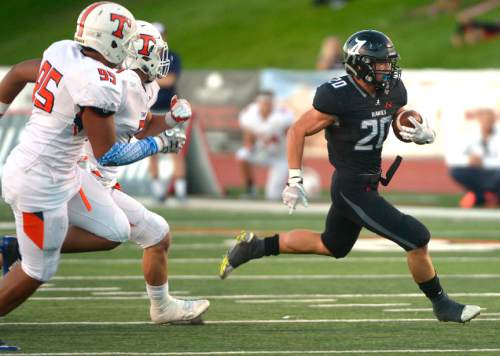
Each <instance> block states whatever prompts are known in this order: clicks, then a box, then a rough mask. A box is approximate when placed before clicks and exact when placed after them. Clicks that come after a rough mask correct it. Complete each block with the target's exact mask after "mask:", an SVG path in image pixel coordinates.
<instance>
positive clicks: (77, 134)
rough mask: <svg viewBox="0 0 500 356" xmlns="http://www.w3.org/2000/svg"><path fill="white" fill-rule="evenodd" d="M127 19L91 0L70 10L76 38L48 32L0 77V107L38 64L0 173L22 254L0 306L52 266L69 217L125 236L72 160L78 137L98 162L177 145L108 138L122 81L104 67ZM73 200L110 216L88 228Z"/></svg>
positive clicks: (23, 294)
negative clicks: (26, 113)
mask: <svg viewBox="0 0 500 356" xmlns="http://www.w3.org/2000/svg"><path fill="white" fill-rule="evenodd" d="M135 27H136V25H135V19H134V17H133V15H132V14H131V13H130V12H129V11H128V10H127V9H125V8H124V7H123V6H120V5H118V4H115V3H110V2H98V3H94V4H91V5H89V6H88V7H87V8H85V9H84V10H83V11H82V13H81V14H80V16H79V18H78V22H77V29H76V33H75V41H59V42H55V43H54V44H52V45H51V46H50V47H49V48H47V50H45V52H44V55H43V59H42V61H41V62H40V61H37V60H32V61H26V62H23V63H21V64H20V65H18V66H15V67H14V68H13V69H11V71H9V73H7V75H6V76H5V77H4V78H3V80H2V82H1V83H0V102H1V103H0V115H3V114H4V113H5V112H6V110H7V109H8V106H9V104H10V103H11V102H12V100H13V99H14V98H15V96H16V95H17V94H18V93H19V91H20V90H21V89H22V87H24V83H22V82H23V81H33V79H34V78H33V75H32V73H33V71H32V68H33V67H35V68H39V72H38V76H37V78H36V84H35V89H34V92H33V105H34V107H33V111H32V114H31V117H30V120H29V122H28V124H27V125H26V129H25V130H24V132H23V135H22V137H21V140H20V143H19V145H18V146H16V148H14V150H13V151H12V152H11V153H10V155H9V157H8V159H7V162H6V164H5V166H4V171H3V175H2V195H3V197H4V199H5V201H6V202H7V203H9V204H10V205H11V208H12V210H13V211H14V216H15V220H16V232H17V237H18V242H19V248H20V251H21V255H22V256H23V259H22V262H21V264H17V265H15V266H14V267H13V268H12V269H11V270H10V272H9V273H8V274H7V276H6V277H5V278H4V279H3V280H2V282H1V284H0V316H3V315H6V314H7V313H9V312H10V311H11V310H13V309H15V308H16V307H17V306H19V305H20V304H21V303H23V302H24V301H25V300H26V299H27V298H28V297H29V296H30V295H32V294H33V293H34V292H35V291H36V289H37V288H38V287H39V286H40V285H41V284H43V283H44V282H46V281H48V280H49V279H50V278H51V277H52V276H53V275H54V274H55V272H56V270H57V266H58V263H59V256H60V251H61V246H62V245H63V241H64V239H65V237H66V234H67V232H68V226H69V224H72V225H74V227H73V228H72V229H71V230H70V231H69V232H68V235H71V234H73V235H75V236H78V235H82V236H87V237H89V240H88V241H89V244H91V243H92V241H95V242H96V243H100V241H107V240H112V241H117V242H121V241H124V240H126V239H128V237H129V234H130V227H129V225H128V220H127V216H126V215H125V213H124V212H123V211H122V210H121V209H120V208H119V207H118V206H117V205H116V203H115V202H114V201H113V199H111V197H110V196H109V194H107V192H106V190H105V189H104V187H103V186H102V185H100V184H99V183H98V182H97V181H96V180H95V179H94V178H93V177H92V176H91V175H89V174H84V173H82V170H81V169H79V168H78V165H77V161H78V159H79V157H80V153H81V150H82V147H83V144H84V141H85V139H86V138H88V139H89V141H90V143H91V144H92V150H93V153H94V156H95V158H96V159H97V160H98V162H99V163H100V164H101V165H124V164H129V163H132V162H135V161H137V160H140V159H142V158H144V157H147V156H149V155H152V154H155V153H157V152H170V151H176V150H178V146H179V141H178V140H177V141H176V140H175V138H172V137H168V136H167V135H166V134H165V133H162V134H160V135H158V136H155V137H146V138H144V139H141V140H139V141H137V142H134V143H120V142H115V141H116V140H115V126H114V120H113V114H114V113H115V112H116V111H117V110H118V109H119V107H120V104H121V99H122V91H123V90H124V89H123V83H122V81H121V79H120V77H119V75H116V74H115V72H114V69H113V68H114V67H116V66H120V65H121V64H122V62H123V60H124V59H125V57H126V55H127V49H128V47H129V42H130V40H131V39H132V37H133V36H134V35H135ZM83 127H85V130H84V131H83V130H82V128H83ZM82 187H85V189H88V191H87V192H86V191H85V190H84V189H82ZM78 205H80V206H81V205H84V206H85V208H86V209H87V210H89V211H92V210H93V211H95V212H96V213H98V212H99V211H101V210H103V209H104V210H105V211H109V210H110V209H111V210H113V211H114V214H113V218H112V219H111V220H109V221H107V222H106V224H105V225H102V224H95V225H93V226H92V227H91V228H90V229H89V230H88V232H87V231H85V230H83V229H81V228H79V226H80V224H79V223H80V221H79V217H78V216H76V215H73V214H71V211H75V210H77V209H76V207H77V206H78ZM101 237H102V238H105V239H106V240H104V239H102V238H101Z"/></svg>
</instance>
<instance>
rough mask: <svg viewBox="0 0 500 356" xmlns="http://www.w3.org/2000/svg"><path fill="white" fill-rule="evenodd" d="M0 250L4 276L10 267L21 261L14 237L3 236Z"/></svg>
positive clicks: (0, 241)
mask: <svg viewBox="0 0 500 356" xmlns="http://www.w3.org/2000/svg"><path fill="white" fill-rule="evenodd" d="M0 250H1V253H2V259H3V273H4V274H6V273H7V272H9V270H10V268H11V266H12V265H13V264H14V263H16V262H17V261H19V260H20V259H21V254H20V253H19V245H18V243H17V239H16V238H15V237H14V236H3V237H2V239H1V240H0Z"/></svg>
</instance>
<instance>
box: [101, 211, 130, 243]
mask: <svg viewBox="0 0 500 356" xmlns="http://www.w3.org/2000/svg"><path fill="white" fill-rule="evenodd" d="M108 227H109V232H108V234H107V236H102V237H104V238H106V239H107V240H111V241H114V242H120V243H121V242H125V241H127V240H128V239H129V238H130V232H131V228H130V223H129V221H128V219H127V216H126V215H125V213H124V212H123V211H122V210H117V211H116V214H115V216H114V221H113V225H112V226H109V225H108Z"/></svg>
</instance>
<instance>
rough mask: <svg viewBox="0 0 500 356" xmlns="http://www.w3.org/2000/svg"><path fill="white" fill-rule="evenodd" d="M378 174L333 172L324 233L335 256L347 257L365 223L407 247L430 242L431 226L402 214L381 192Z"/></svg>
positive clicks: (325, 243) (323, 236)
mask: <svg viewBox="0 0 500 356" xmlns="http://www.w3.org/2000/svg"><path fill="white" fill-rule="evenodd" d="M379 178H380V176H379V175H341V174H338V173H335V174H334V176H333V178H332V187H331V192H330V194H331V198H332V205H331V206H330V211H329V212H328V216H327V218H326V223H325V231H324V232H323V234H322V235H321V239H322V241H323V244H324V245H325V246H326V247H327V248H328V250H329V251H330V252H331V253H332V254H333V256H334V257H336V258H342V257H345V256H346V255H347V254H348V253H349V252H350V251H351V249H352V247H353V246H354V243H355V242H356V240H357V239H358V236H359V233H360V231H361V228H363V227H365V228H367V229H368V230H370V231H373V232H374V233H376V234H378V235H380V236H383V237H385V238H387V239H389V240H391V241H394V242H395V243H397V244H398V245H399V246H401V247H402V248H403V249H405V250H406V251H411V250H414V249H416V248H419V247H423V246H425V245H427V243H428V242H429V239H430V233H429V230H427V228H426V227H425V226H424V225H423V224H422V223H421V222H420V221H418V220H417V219H415V218H413V217H412V216H410V215H406V214H403V213H402V212H400V211H399V210H398V209H396V208H395V207H394V206H392V205H391V204H390V203H389V202H387V201H386V200H385V199H384V198H382V197H381V196H380V195H379V194H378V191H377V189H378V184H379Z"/></svg>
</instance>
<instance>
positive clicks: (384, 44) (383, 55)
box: [220, 30, 480, 322]
mask: <svg viewBox="0 0 500 356" xmlns="http://www.w3.org/2000/svg"><path fill="white" fill-rule="evenodd" d="M344 59H345V67H346V71H347V73H348V75H345V76H342V77H340V78H334V79H332V80H331V81H329V82H326V83H324V84H322V85H321V86H319V87H318V89H317V91H316V95H315V97H314V100H313V108H312V109H310V110H309V111H307V112H305V113H304V114H303V115H302V117H301V118H300V119H299V120H298V121H297V122H296V123H295V124H294V125H292V127H291V128H290V130H289V131H288V165H289V179H288V185H287V187H286V188H285V189H284V191H283V202H284V203H285V204H286V205H287V206H288V207H289V208H290V212H292V211H293V209H295V206H296V204H297V203H298V202H302V203H303V204H304V205H306V204H307V199H306V193H305V191H304V187H303V185H302V172H301V164H302V153H303V147H304V139H305V137H306V136H310V135H313V134H315V133H318V132H320V131H323V130H324V131H325V137H326V140H327V143H328V155H329V159H330V163H331V164H332V165H333V166H335V168H336V171H335V174H334V175H333V179H332V188H331V198H332V205H331V207H330V211H329V212H328V216H327V218H326V223H325V225H326V226H325V230H324V232H323V233H322V234H319V233H315V232H312V231H308V230H294V231H289V232H285V233H279V234H275V235H274V236H270V237H266V238H263V239H259V238H257V237H256V235H255V234H254V233H251V232H243V233H242V234H241V235H239V236H238V237H237V244H236V245H235V246H234V247H233V248H232V249H230V250H229V251H228V253H227V255H226V256H225V257H224V259H223V261H222V263H221V266H220V277H221V278H225V277H227V275H228V274H229V273H230V272H231V271H232V270H233V269H234V268H236V267H238V266H239V265H241V264H243V263H245V262H248V261H249V260H251V259H255V258H260V257H263V256H270V255H278V254H280V253H310V254H318V255H328V256H333V257H335V258H342V257H345V256H346V255H347V254H348V253H349V251H350V250H351V249H352V247H353V245H354V243H355V242H356V240H357V238H358V235H359V233H360V231H361V228H362V227H365V228H367V229H369V230H371V231H373V232H375V233H376V234H378V235H381V236H383V237H385V238H387V239H389V240H391V241H393V242H395V243H397V244H398V245H399V246H401V247H402V248H403V249H404V250H405V251H406V252H407V260H408V266H409V269H410V272H411V274H412V276H413V278H414V280H415V282H416V283H417V284H418V286H419V287H420V289H421V290H422V292H423V293H424V294H425V295H426V296H427V297H428V298H429V299H430V301H431V302H432V306H433V311H434V314H435V315H436V317H437V319H438V320H440V321H453V322H466V321H469V320H471V319H473V318H475V317H476V316H477V315H479V312H480V308H479V307H478V306H476V305H463V304H460V303H457V302H455V301H453V300H452V299H450V298H449V297H448V296H447V294H446V293H445V292H444V290H443V288H442V287H441V284H440V282H439V278H438V276H437V274H436V271H435V269H434V266H433V264H432V261H431V258H430V256H429V253H428V251H427V244H428V242H429V239H430V233H429V231H428V230H427V228H426V227H425V226H424V225H423V224H422V223H421V222H419V221H418V220H416V219H415V218H413V217H412V216H409V215H406V214H403V213H402V212H400V211H399V210H397V209H396V208H395V207H393V206H392V205H391V204H390V203H388V202H387V201H386V200H384V199H383V198H382V197H381V196H380V195H379V194H378V191H377V189H378V184H379V182H382V183H387V179H385V178H382V177H381V153H382V145H383V142H384V140H385V139H386V137H387V134H388V132H389V127H390V126H391V120H392V118H393V117H394V115H395V114H397V113H398V112H401V111H402V110H403V107H404V105H406V102H407V96H406V89H405V87H404V85H403V82H402V81H401V80H400V79H399V77H400V70H399V68H398V66H397V61H398V59H399V55H398V53H397V52H396V50H395V48H394V46H393V44H392V42H391V40H390V39H389V38H388V37H387V36H386V35H384V34H383V33H381V32H378V31H374V30H365V31H360V32H357V33H355V34H353V35H352V36H351V37H349V39H348V40H347V41H346V43H345V45H344ZM414 124H415V128H414V129H410V128H408V129H407V130H405V132H403V133H402V135H403V137H404V138H406V139H408V140H411V141H413V142H415V143H417V144H427V143H432V142H433V141H434V137H435V134H434V132H433V131H432V130H431V129H430V128H429V127H428V124H427V123H426V122H424V123H422V124H419V123H417V122H416V121H414ZM393 168H397V167H395V166H394V167H393ZM392 173H393V172H392ZM389 175H390V174H389ZM387 178H388V179H389V180H390V177H387Z"/></svg>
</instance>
